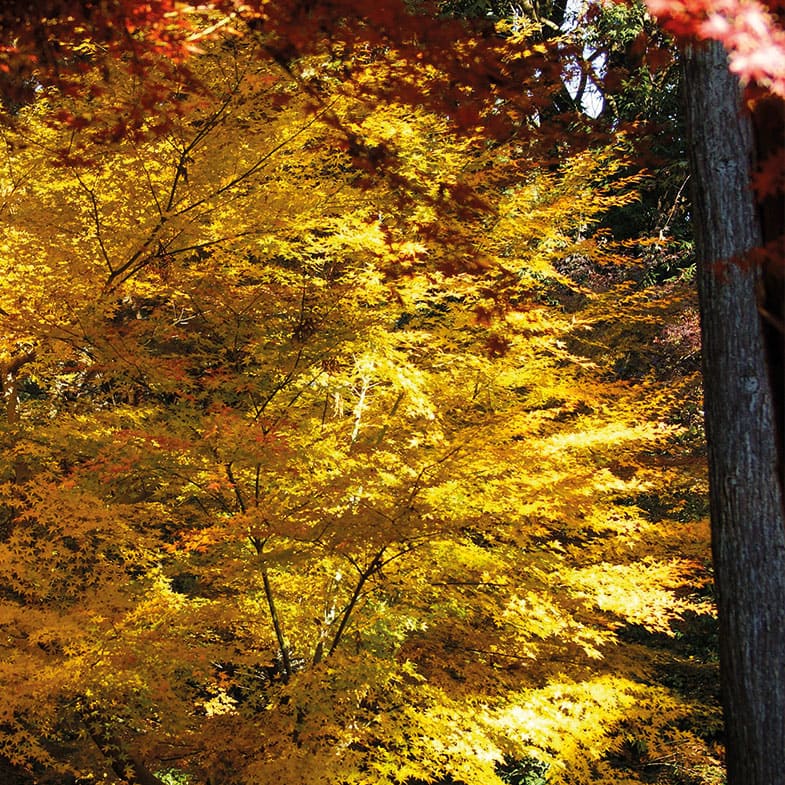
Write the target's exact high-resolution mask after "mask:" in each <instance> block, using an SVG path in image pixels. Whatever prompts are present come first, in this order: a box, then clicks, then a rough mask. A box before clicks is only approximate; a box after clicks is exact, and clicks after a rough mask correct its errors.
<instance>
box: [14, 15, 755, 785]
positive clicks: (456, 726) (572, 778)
mask: <svg viewBox="0 0 785 785" xmlns="http://www.w3.org/2000/svg"><path fill="white" fill-rule="evenodd" d="M79 7H80V8H81V9H82V10H84V9H85V8H91V9H92V10H91V14H90V15H89V16H88V15H85V16H84V17H82V16H80V15H79V13H77V12H76V11H74V15H72V16H70V17H68V16H60V17H57V16H55V15H52V16H50V17H43V16H42V17H41V19H36V20H31V21H30V24H29V25H28V26H27V27H25V24H23V23H22V22H21V20H20V18H14V20H13V22H14V25H16V27H15V28H13V29H15V31H16V33H17V34H19V36H20V38H19V39H18V40H21V41H22V42H24V41H25V40H28V39H26V38H25V35H26V34H29V35H30V39H29V40H32V41H33V42H34V47H33V48H32V50H31V51H34V52H35V54H34V55H30V54H29V53H27V54H26V53H25V50H24V47H23V46H20V44H19V42H18V40H16V42H15V44H14V46H11V47H8V50H7V53H6V55H7V58H8V59H7V61H6V63H5V67H4V68H3V71H2V73H3V82H4V85H3V86H4V91H3V92H4V97H5V113H4V117H3V121H4V122H3V126H2V134H3V145H4V152H3V171H2V175H1V177H2V197H3V202H2V215H3V225H4V233H3V238H2V246H0V255H2V262H0V263H1V264H2V270H3V278H2V281H0V318H2V325H3V330H2V335H1V336H0V341H2V344H1V345H0V351H2V363H3V394H4V421H3V425H2V440H3V458H2V461H3V463H2V485H1V486H0V494H1V495H2V520H1V521H0V527H1V528H0V535H1V536H0V540H1V541H0V573H1V574H2V581H1V586H2V589H1V590H0V626H1V627H2V639H0V646H1V647H2V649H3V657H2V662H1V663H0V681H1V682H2V684H3V688H4V700H3V704H2V706H0V729H2V735H0V760H1V761H2V770H3V776H4V777H5V778H6V779H7V780H8V781H9V782H13V781H18V782H22V783H27V782H53V783H64V782H69V783H87V782H93V781H97V780H104V781H114V782H128V783H131V782H138V783H141V785H157V783H189V782H191V783H207V782H209V783H211V785H223V784H224V783H227V784H228V783H235V782H237V783H262V782H270V781H273V780H274V779H277V780H279V781H282V782H284V783H303V785H305V784H306V783H317V782H324V783H330V784H331V785H333V784H337V783H369V784H370V783H374V784H376V783H392V782H407V783H411V784H412V785H414V783H421V782H439V783H443V784H444V785H447V784H448V783H467V785H473V784H474V783H483V785H485V784H487V785H497V783H500V782H505V783H513V784H514V785H539V784H540V783H544V782H548V783H552V784H553V785H558V783H604V782H607V783H611V782H613V783H625V782H628V783H641V782H661V783H672V784H673V785H707V784H708V783H719V782H722V781H723V776H724V775H723V770H722V754H723V752H722V742H723V732H722V720H721V714H720V711H719V702H718V696H717V689H718V673H717V642H716V635H717V627H716V619H715V615H716V614H715V610H714V603H713V584H712V570H711V565H710V548H709V523H708V486H707V478H706V466H705V447H704V441H705V437H704V434H703V428H702V400H701V392H700V375H699V364H700V352H699V328H698V315H697V303H696V297H695V292H694V281H693V279H694V276H695V261H694V255H693V253H692V247H691V240H690V236H691V226H690V218H691V213H690V209H689V205H688V198H687V194H688V188H687V182H688V172H687V162H686V139H685V132H684V128H683V124H682V121H681V119H680V113H679V101H680V98H679V90H680V62H679V60H680V55H679V53H678V50H677V48H676V47H675V45H674V44H673V43H672V42H671V40H670V39H668V38H667V36H666V35H665V34H664V33H663V32H662V31H661V29H660V28H658V27H656V26H655V24H654V22H653V21H652V20H651V18H650V16H649V14H648V12H647V11H646V10H645V9H644V8H643V7H641V6H635V5H630V6H628V5H611V6H607V7H594V8H591V9H589V12H588V15H587V16H586V17H585V18H584V19H583V21H582V23H581V24H580V25H576V24H574V23H572V22H571V21H570V19H569V11H568V9H567V7H566V6H564V5H558V4H541V5H538V6H536V7H529V8H522V7H520V8H519V7H517V6H509V7H508V6H505V5H502V4H498V5H493V4H486V3H457V2H456V3H443V4H442V5H441V6H440V7H439V8H438V9H428V13H424V10H425V9H417V8H411V7H409V8H404V7H401V8H398V6H395V5H393V4H390V5H389V6H385V7H384V8H383V9H381V10H377V14H378V17H377V18H375V19H372V21H373V22H375V23H376V25H374V24H371V22H369V21H367V20H366V21H365V22H364V23H361V22H359V21H358V19H357V18H356V17H352V15H351V11H352V6H351V4H346V5H338V6H336V7H332V6H330V5H329V4H325V5H324V6H313V7H310V8H307V9H304V8H302V7H300V6H299V5H297V4H295V5H294V6H292V7H289V6H287V5H286V4H282V5H281V7H280V8H278V7H276V8H275V9H272V10H271V9H270V8H269V7H267V6H266V5H262V6H260V7H259V8H251V7H250V6H246V5H242V6H235V7H233V9H232V12H231V13H229V14H227V13H226V9H221V8H218V7H216V8H201V9H190V8H187V7H177V8H175V7H174V6H173V7H172V9H169V8H168V6H166V4H163V5H162V6H161V7H159V6H158V5H155V4H130V5H129V6H128V7H127V8H126V7H124V8H122V9H121V10H122V11H123V12H124V13H123V15H122V16H121V17H119V18H121V19H122V24H118V23H117V18H115V17H112V16H102V13H104V12H105V11H106V7H105V6H101V5H98V6H95V7H93V6H91V5H90V4H83V5H81V6H79ZM118 7H119V6H118ZM338 10H340V11H341V12H342V13H344V14H345V16H344V17H342V16H340V15H338V14H337V11H338ZM162 11H166V13H161V12H162ZM273 12H275V13H273ZM413 14H414V16H413ZM413 19H414V20H416V23H414V22H412V20H413ZM113 20H114V21H113ZM9 29H11V27H9ZM391 29H398V31H399V34H398V35H397V36H396V37H392V36H391V35H390V34H389V31H390V30H391ZM64 30H66V31H67V34H66V33H65V32H64ZM401 31H403V34H401ZM478 46H481V50H480V51H482V55H483V56H482V59H480V58H479V57H478V54H477V52H478V49H477V47H478ZM9 53H10V54H9ZM764 76H765V75H764ZM761 78H762V77H761ZM565 83H566V84H567V87H565ZM522 86H525V87H522ZM589 96H594V98H593V100H594V101H595V102H598V103H596V106H597V107H601V110H600V111H592V112H591V113H590V114H587V112H586V111H585V110H586V106H587V104H586V101H587V100H588V97H589ZM592 115H596V116H592Z"/></svg>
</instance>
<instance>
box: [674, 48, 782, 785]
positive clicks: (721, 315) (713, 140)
mask: <svg viewBox="0 0 785 785" xmlns="http://www.w3.org/2000/svg"><path fill="white" fill-rule="evenodd" d="M685 85H686V92H685V103H686V112H687V125H688V134H689V144H690V159H691V166H692V171H693V177H692V182H693V221H694V225H695V226H694V231H695V245H696V255H697V261H698V287H699V296H700V304H701V322H702V338H703V373H704V397H705V402H704V408H705V419H706V435H707V442H708V453H709V473H710V493H711V518H712V549H713V556H714V569H715V579H716V587H717V595H718V604H719V621H720V672H721V681H722V693H723V705H724V710H725V725H726V747H727V767H728V785H782V784H783V783H785V514H784V513H783V509H784V508H783V493H782V478H781V477H780V470H779V467H778V450H779V449H781V445H779V444H778V439H779V437H778V433H777V432H778V429H777V427H776V422H775V421H776V418H775V409H776V406H775V403H778V402H777V401H775V395H774V392H773V388H772V385H771V379H770V376H769V373H768V369H767V354H766V346H765V337H764V328H763V324H762V317H761V309H760V307H759V306H760V299H761V294H762V293H761V287H762V281H763V276H762V272H761V269H760V268H759V266H756V265H754V264H750V263H747V264H745V257H746V256H747V253H748V252H749V251H750V249H752V248H755V247H757V246H759V245H760V244H761V238H762V234H761V224H760V220H759V217H760V216H759V212H758V209H757V205H756V204H755V200H754V196H753V193H752V191H751V189H750V185H749V183H750V166H751V162H752V156H753V140H752V133H751V124H750V122H749V118H748V117H747V116H746V115H745V114H744V113H743V111H742V104H741V100H740V97H741V95H740V88H739V85H738V82H737V80H736V78H735V77H733V76H732V75H731V74H730V73H729V71H728V68H727V59H726V56H725V52H724V50H723V49H722V48H721V47H720V45H719V44H705V45H702V46H700V47H698V46H696V47H694V48H693V49H692V50H690V51H688V52H687V53H686V57H685Z"/></svg>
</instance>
